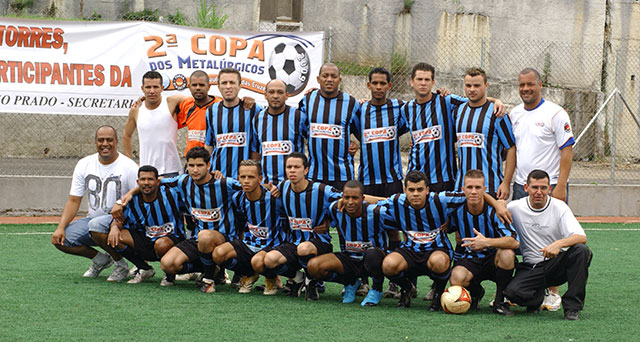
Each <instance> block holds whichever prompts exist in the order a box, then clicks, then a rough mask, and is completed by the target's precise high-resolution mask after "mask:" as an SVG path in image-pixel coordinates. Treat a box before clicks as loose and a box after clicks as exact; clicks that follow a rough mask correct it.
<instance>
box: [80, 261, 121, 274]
mask: <svg viewBox="0 0 640 342" xmlns="http://www.w3.org/2000/svg"><path fill="white" fill-rule="evenodd" d="M111 265H113V259H111V257H109V261H107V263H105V264H102V265H100V264H96V263H95V262H92V263H91V266H89V269H88V270H87V271H86V272H84V274H83V275H82V276H83V277H84V278H97V277H98V276H99V275H100V272H102V271H104V270H105V269H107V268H109V267H111Z"/></svg>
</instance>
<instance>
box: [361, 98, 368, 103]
mask: <svg viewBox="0 0 640 342" xmlns="http://www.w3.org/2000/svg"><path fill="white" fill-rule="evenodd" d="M367 101H369V99H365V98H362V99H359V100H358V103H359V104H363V103H365V102H367Z"/></svg>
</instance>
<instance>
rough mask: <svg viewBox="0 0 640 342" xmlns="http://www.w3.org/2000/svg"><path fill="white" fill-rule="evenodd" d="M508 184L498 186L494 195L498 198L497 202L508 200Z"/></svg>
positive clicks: (503, 183)
mask: <svg viewBox="0 0 640 342" xmlns="http://www.w3.org/2000/svg"><path fill="white" fill-rule="evenodd" d="M509 192H510V190H509V184H505V182H502V183H500V186H498V192H497V193H496V195H497V196H498V199H499V200H505V201H506V200H507V199H509Z"/></svg>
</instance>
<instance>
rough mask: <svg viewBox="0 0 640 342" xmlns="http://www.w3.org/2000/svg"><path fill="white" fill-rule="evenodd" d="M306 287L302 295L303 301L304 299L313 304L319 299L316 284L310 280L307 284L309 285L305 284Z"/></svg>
mask: <svg viewBox="0 0 640 342" xmlns="http://www.w3.org/2000/svg"><path fill="white" fill-rule="evenodd" d="M305 287H306V291H305V293H304V299H306V300H307V301H309V302H313V301H316V300H318V299H319V298H320V295H319V294H318V292H319V291H318V282H317V281H315V280H311V281H310V282H309V284H307V286H305Z"/></svg>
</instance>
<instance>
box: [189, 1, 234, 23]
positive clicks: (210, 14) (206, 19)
mask: <svg viewBox="0 0 640 342" xmlns="http://www.w3.org/2000/svg"><path fill="white" fill-rule="evenodd" d="M226 20H227V15H226V14H225V15H222V16H217V15H216V7H215V6H214V5H213V4H211V6H207V3H206V2H205V0H200V8H199V9H198V13H197V17H196V25H195V26H198V27H204V28H211V29H221V28H222V25H223V24H224V22H225V21H226Z"/></svg>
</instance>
